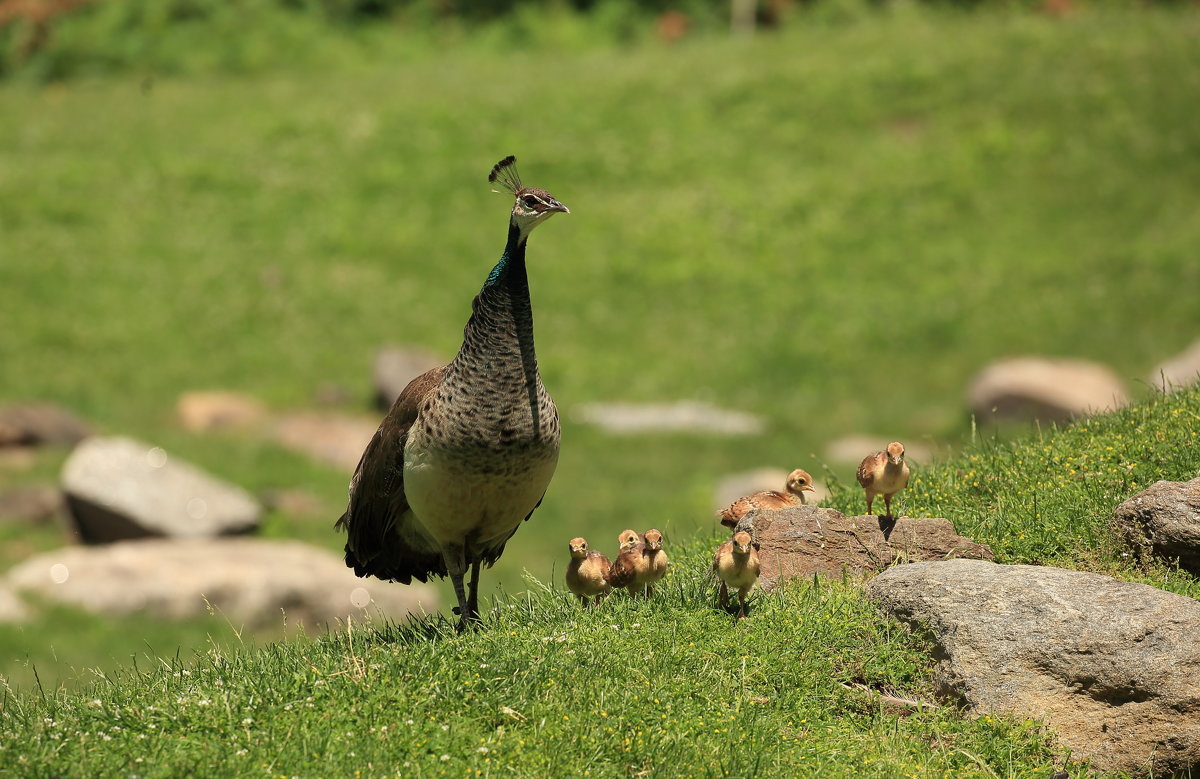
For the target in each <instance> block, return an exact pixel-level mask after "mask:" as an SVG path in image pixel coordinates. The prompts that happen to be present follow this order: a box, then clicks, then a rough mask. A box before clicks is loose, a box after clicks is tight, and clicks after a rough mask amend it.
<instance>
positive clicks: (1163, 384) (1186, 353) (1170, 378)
mask: <svg viewBox="0 0 1200 779" xmlns="http://www.w3.org/2000/svg"><path fill="white" fill-rule="evenodd" d="M1148 378H1149V379H1150V384H1151V385H1152V386H1155V387H1158V388H1159V389H1160V390H1162V391H1163V392H1173V391H1175V390H1178V389H1183V388H1184V387H1190V386H1192V385H1193V384H1195V383H1196V382H1198V381H1200V338H1198V339H1196V340H1195V341H1192V345H1191V346H1189V347H1188V348H1186V349H1184V350H1183V351H1182V352H1180V353H1179V354H1177V355H1175V356H1174V357H1172V358H1170V359H1169V360H1164V361H1163V362H1161V363H1159V364H1158V365H1156V366H1154V370H1152V371H1151V372H1150V376H1149V377H1148Z"/></svg>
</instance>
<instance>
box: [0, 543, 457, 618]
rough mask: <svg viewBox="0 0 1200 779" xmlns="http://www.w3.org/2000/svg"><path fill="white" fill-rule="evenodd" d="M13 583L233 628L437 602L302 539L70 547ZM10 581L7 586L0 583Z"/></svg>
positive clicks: (403, 610)
mask: <svg viewBox="0 0 1200 779" xmlns="http://www.w3.org/2000/svg"><path fill="white" fill-rule="evenodd" d="M7 585H8V586H11V587H12V588H15V589H17V590H24V591H30V592H34V593H36V594H37V595H38V596H39V597H41V598H45V599H48V600H51V601H55V602H59V603H64V604H68V605H71V606H74V607H77V608H81V609H84V610H86V611H89V612H92V613H95V614H113V615H120V614H134V613H139V614H141V613H145V614H152V615H155V616H158V617H162V618H164V619H183V618H188V617H196V616H202V615H204V614H205V613H207V611H208V609H209V605H210V604H211V606H212V607H213V608H215V609H217V610H219V611H220V612H221V613H223V614H224V615H225V616H227V617H229V619H231V620H232V621H233V623H234V624H235V625H243V624H244V625H247V626H250V627H263V626H271V625H279V624H281V623H282V621H283V619H284V615H286V619H287V622H288V624H289V625H293V626H294V625H296V624H297V623H303V624H304V625H305V626H306V627H308V628H314V627H315V628H320V627H324V626H325V625H330V626H332V625H333V624H334V622H335V621H337V620H340V619H345V618H346V617H347V616H351V615H352V616H354V617H355V619H360V618H362V619H365V618H369V617H373V616H376V615H378V614H379V613H380V612H382V613H383V614H384V615H386V616H388V617H391V618H400V617H403V616H404V615H405V614H408V613H409V612H412V611H417V610H419V609H420V608H421V607H424V608H425V609H427V610H433V609H435V608H436V607H437V595H436V593H435V592H434V590H433V588H432V587H430V586H428V585H423V584H413V585H410V586H404V585H400V584H394V583H391V582H383V581H379V580H377V579H359V578H358V577H356V576H355V575H354V572H353V571H351V570H350V569H349V568H347V567H346V564H345V562H344V561H343V560H342V558H341V557H340V556H338V555H336V554H334V553H332V552H329V551H327V550H325V549H320V548H318V547H315V546H310V545H308V544H303V543H300V542H298V541H275V540H266V539H260V538H243V537H238V538H213V539H193V540H184V541H177V540H171V539H151V540H146V541H123V542H120V543H115V544H109V545H106V546H102V547H67V548H64V549H60V550H58V551H54V552H47V553H45V554H41V555H38V556H37V557H34V558H32V559H30V560H27V561H25V562H23V563H21V564H20V565H18V566H17V567H15V568H13V569H12V570H11V571H10V572H9V574H8V579H7ZM0 586H3V583H0Z"/></svg>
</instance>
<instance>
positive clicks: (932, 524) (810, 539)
mask: <svg viewBox="0 0 1200 779" xmlns="http://www.w3.org/2000/svg"><path fill="white" fill-rule="evenodd" d="M736 530H746V531H748V532H750V534H751V535H752V536H753V537H754V539H755V541H756V542H757V543H758V546H759V549H758V559H759V561H760V563H761V565H762V571H761V573H760V574H759V583H760V585H761V586H762V587H763V589H766V590H769V589H771V588H773V587H776V586H778V585H779V584H782V583H783V582H785V581H788V580H789V579H810V578H812V576H813V574H817V573H819V574H823V575H826V576H841V575H842V572H843V571H847V572H849V573H856V574H859V573H868V572H875V571H882V570H883V569H885V568H887V567H888V566H889V565H892V564H893V563H895V562H897V561H901V562H910V561H914V560H943V559H945V558H947V557H976V558H982V559H985V560H991V559H992V550H991V549H990V548H988V547H987V546H986V545H984V544H977V543H975V542H974V541H972V540H971V539H969V538H965V537H963V536H960V535H958V534H957V533H955V532H954V526H953V525H952V524H950V521H949V520H946V519H938V518H930V519H911V518H909V517H900V518H899V519H896V520H892V521H889V520H884V519H881V518H880V517H878V516H874V515H872V516H860V517H847V516H845V515H843V514H842V513H841V512H840V511H835V510H834V509H829V508H819V507H817V506H796V507H794V508H786V509H780V510H778V511H751V512H750V513H749V514H747V515H746V516H744V517H742V519H741V521H739V522H738V526H737V528H736V529H735V531H736Z"/></svg>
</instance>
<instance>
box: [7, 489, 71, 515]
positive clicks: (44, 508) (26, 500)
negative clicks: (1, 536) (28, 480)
mask: <svg viewBox="0 0 1200 779" xmlns="http://www.w3.org/2000/svg"><path fill="white" fill-rule="evenodd" d="M66 510H67V507H66V502H65V501H64V500H63V494H62V491H61V490H59V489H58V488H57V487H55V486H53V485H50V484H38V485H34V486H31V487H21V488H19V489H15V490H12V491H11V492H6V493H4V494H3V495H0V520H4V519H7V520H19V521H21V522H28V523H31V524H44V523H47V522H51V521H53V520H54V519H56V518H58V517H61V516H65V515H66Z"/></svg>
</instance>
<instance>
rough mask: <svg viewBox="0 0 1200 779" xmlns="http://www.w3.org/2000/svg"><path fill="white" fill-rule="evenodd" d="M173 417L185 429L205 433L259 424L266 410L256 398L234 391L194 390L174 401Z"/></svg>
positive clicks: (265, 415) (245, 427)
mask: <svg viewBox="0 0 1200 779" xmlns="http://www.w3.org/2000/svg"><path fill="white" fill-rule="evenodd" d="M175 414H176V415H177V416H178V417H179V423H180V424H181V425H183V427H184V429H185V430H190V431H192V432H193V433H207V432H210V431H214V430H233V429H239V428H240V429H247V428H251V427H254V426H256V425H260V424H262V423H263V422H264V421H265V420H266V418H267V407H266V406H264V405H263V404H262V402H261V401H259V400H258V399H257V398H252V397H250V396H249V395H243V394H241V393H238V392H227V391H223V390H214V391H208V392H199V391H197V392H185V393H183V394H182V395H180V396H179V400H177V401H176V402H175Z"/></svg>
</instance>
